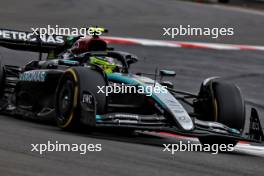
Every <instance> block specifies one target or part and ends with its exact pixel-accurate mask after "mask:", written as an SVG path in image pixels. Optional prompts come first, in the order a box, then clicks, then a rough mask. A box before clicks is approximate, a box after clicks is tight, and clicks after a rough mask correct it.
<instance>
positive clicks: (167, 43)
mask: <svg viewBox="0 0 264 176" xmlns="http://www.w3.org/2000/svg"><path fill="white" fill-rule="evenodd" d="M102 38H103V39H104V40H106V41H107V42H108V43H110V44H128V45H143V46H160V47H176V48H200V49H215V50H253V51H264V46H257V45H236V44H222V43H203V42H181V41H171V40H151V39H140V38H125V37H106V36H105V37H102Z"/></svg>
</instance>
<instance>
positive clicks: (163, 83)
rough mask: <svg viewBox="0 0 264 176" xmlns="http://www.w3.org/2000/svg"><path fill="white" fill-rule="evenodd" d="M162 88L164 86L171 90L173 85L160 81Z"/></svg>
mask: <svg viewBox="0 0 264 176" xmlns="http://www.w3.org/2000/svg"><path fill="white" fill-rule="evenodd" d="M160 84H161V85H162V86H166V87H167V88H170V89H173V87H174V85H173V84H172V82H170V81H162V82H161V83H160Z"/></svg>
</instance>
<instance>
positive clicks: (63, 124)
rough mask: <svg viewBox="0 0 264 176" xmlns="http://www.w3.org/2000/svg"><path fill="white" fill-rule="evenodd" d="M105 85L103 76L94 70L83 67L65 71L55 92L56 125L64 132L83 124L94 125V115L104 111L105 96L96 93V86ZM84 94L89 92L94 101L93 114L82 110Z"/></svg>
mask: <svg viewBox="0 0 264 176" xmlns="http://www.w3.org/2000/svg"><path fill="white" fill-rule="evenodd" d="M105 85H106V81H105V79H104V77H103V75H102V74H101V73H99V72H98V71H96V70H91V69H89V68H85V67H73V68H70V69H68V70H66V71H65V73H64V74H63V76H62V78H61V79H60V81H59V84H58V87H57V90H56V98H55V111H56V121H57V125H58V126H59V127H60V128H62V129H65V130H76V129H78V128H80V127H81V125H82V124H83V122H84V124H86V125H90V126H93V125H95V114H103V113H104V112H105V109H106V108H105V107H106V96H105V95H104V94H98V93H97V91H98V90H97V89H98V88H97V86H105ZM84 92H89V94H90V95H91V96H93V98H94V99H95V102H94V104H95V106H96V108H95V107H93V109H94V112H92V111H89V112H86V109H84V105H83V102H82V96H83V93H84ZM85 107H86V106H85ZM95 109H96V111H97V112H95ZM89 110H91V109H89Z"/></svg>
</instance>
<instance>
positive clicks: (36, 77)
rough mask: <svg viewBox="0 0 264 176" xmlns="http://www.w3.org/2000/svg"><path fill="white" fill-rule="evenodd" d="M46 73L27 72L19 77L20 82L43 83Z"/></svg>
mask: <svg viewBox="0 0 264 176" xmlns="http://www.w3.org/2000/svg"><path fill="white" fill-rule="evenodd" d="M46 76H47V73H46V72H45V71H27V72H24V73H22V74H20V75H19V80H20V81H31V82H44V81H45V80H46Z"/></svg>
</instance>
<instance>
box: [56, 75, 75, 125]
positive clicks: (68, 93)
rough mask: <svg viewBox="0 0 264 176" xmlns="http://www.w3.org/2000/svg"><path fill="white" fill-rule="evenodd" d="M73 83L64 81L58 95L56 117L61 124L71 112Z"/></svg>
mask: <svg viewBox="0 0 264 176" xmlns="http://www.w3.org/2000/svg"><path fill="white" fill-rule="evenodd" d="M73 99H74V83H73V82H72V80H67V79H66V80H65V81H64V82H63V83H62V86H61V89H60V91H59V95H58V115H59V120H60V121H61V122H65V121H67V120H68V119H69V117H70V116H71V113H72V112H73Z"/></svg>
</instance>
